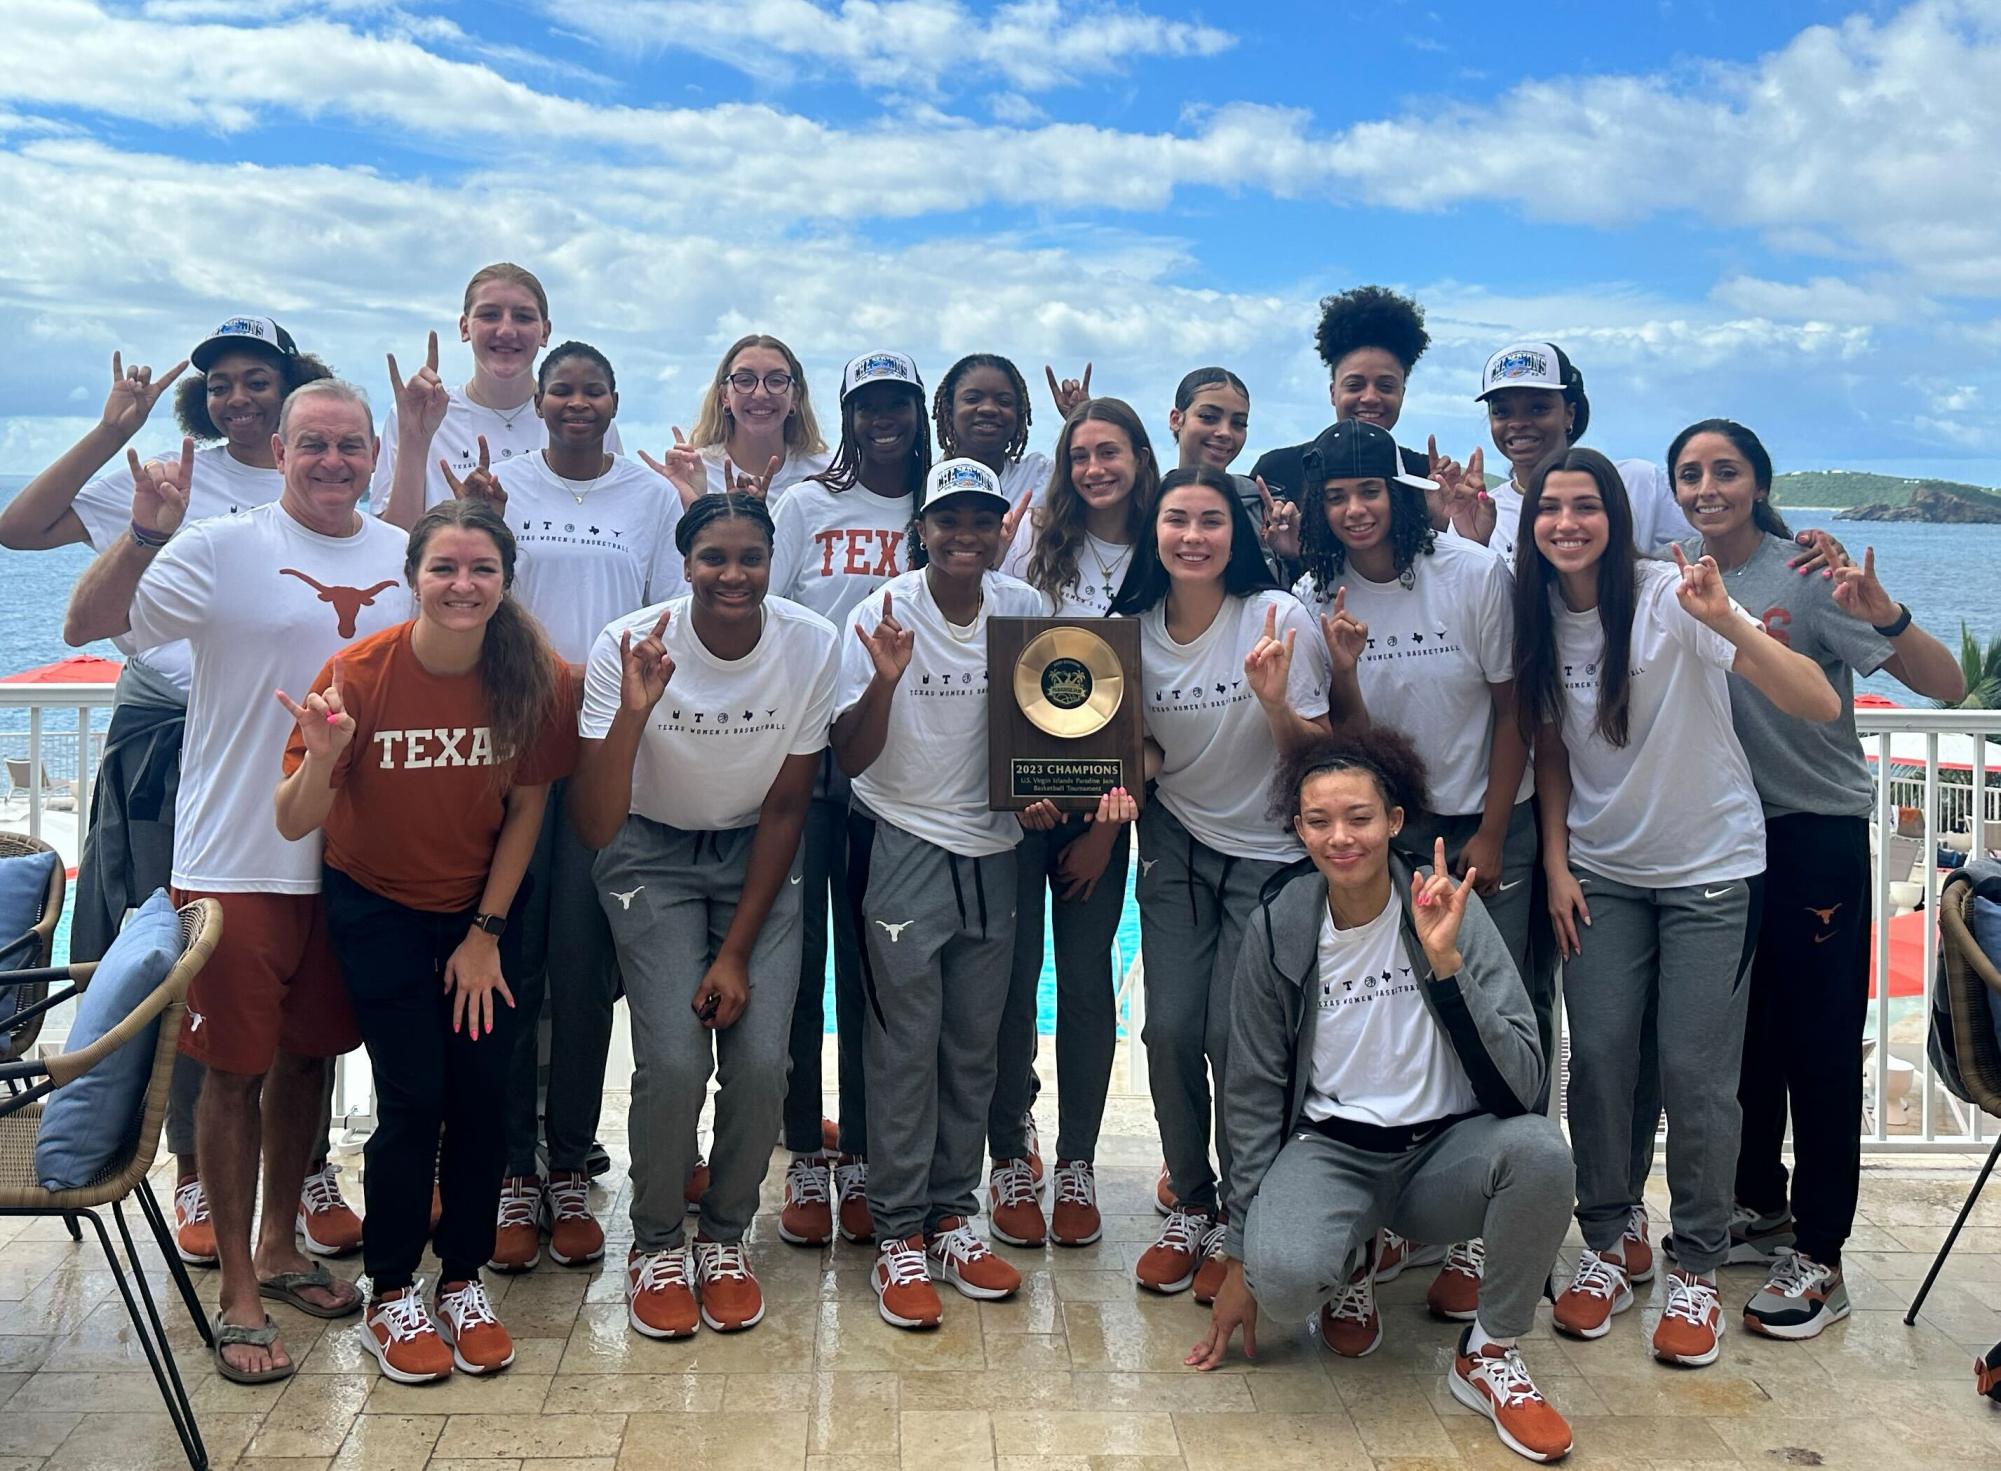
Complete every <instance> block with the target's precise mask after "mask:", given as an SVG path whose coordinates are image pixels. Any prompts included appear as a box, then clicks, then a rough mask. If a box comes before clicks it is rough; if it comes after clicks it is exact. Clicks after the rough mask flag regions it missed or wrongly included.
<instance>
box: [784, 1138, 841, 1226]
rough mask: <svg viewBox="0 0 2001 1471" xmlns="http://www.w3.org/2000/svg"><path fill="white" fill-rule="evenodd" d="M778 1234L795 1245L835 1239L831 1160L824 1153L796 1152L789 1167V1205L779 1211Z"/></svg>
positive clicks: (787, 1181)
mask: <svg viewBox="0 0 2001 1471" xmlns="http://www.w3.org/2000/svg"><path fill="white" fill-rule="evenodd" d="M778 1235H779V1239H780V1240H783V1241H789V1242H791V1243H792V1244H793V1245H794V1246H825V1245H826V1244H827V1243H828V1242H829V1241H832V1240H833V1239H834V1203H833V1197H832V1196H831V1195H830V1194H829V1193H828V1189H827V1161H826V1160H825V1159H823V1158H821V1157H820V1156H818V1155H808V1154H795V1155H793V1156H792V1163H791V1164H789V1165H787V1166H786V1167H785V1205H784V1207H783V1208H782V1209H781V1210H780V1211H779V1212H778Z"/></svg>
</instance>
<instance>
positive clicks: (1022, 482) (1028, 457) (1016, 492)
mask: <svg viewBox="0 0 2001 1471" xmlns="http://www.w3.org/2000/svg"><path fill="white" fill-rule="evenodd" d="M1055 468H1056V462H1055V461H1054V460H1052V459H1050V458H1049V456H1048V455H1045V454H1044V453H1043V452H1042V451H1041V450H1039V449H1032V450H1030V451H1028V452H1027V453H1026V454H1024V455H1023V456H1022V457H1021V458H1020V459H1018V460H1010V461H1009V462H1008V463H1007V464H1006V465H1004V466H1002V467H1001V472H1000V487H1001V494H1002V495H1004V496H1006V497H1007V503H1008V504H1009V505H1010V506H1012V505H1013V504H1014V503H1015V502H1016V501H1018V500H1020V499H1021V493H1022V492H1023V491H1024V490H1025V491H1027V492H1028V503H1029V504H1030V505H1031V506H1039V505H1041V504H1042V502H1043V500H1044V499H1045V498H1046V497H1047V496H1048V494H1049V472H1050V471H1051V470H1053V469H1055ZM1022 519H1023V520H1024V521H1026V520H1027V519H1028V518H1027V517H1025V516H1024V517H1023V518H1022Z"/></svg>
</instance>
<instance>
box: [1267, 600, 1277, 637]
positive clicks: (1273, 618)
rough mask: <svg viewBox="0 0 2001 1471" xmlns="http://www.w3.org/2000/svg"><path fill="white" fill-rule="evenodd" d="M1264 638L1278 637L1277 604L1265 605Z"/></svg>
mask: <svg viewBox="0 0 2001 1471" xmlns="http://www.w3.org/2000/svg"><path fill="white" fill-rule="evenodd" d="M1265 637H1266V638H1276V637H1278V604H1276V603H1267V604H1265Z"/></svg>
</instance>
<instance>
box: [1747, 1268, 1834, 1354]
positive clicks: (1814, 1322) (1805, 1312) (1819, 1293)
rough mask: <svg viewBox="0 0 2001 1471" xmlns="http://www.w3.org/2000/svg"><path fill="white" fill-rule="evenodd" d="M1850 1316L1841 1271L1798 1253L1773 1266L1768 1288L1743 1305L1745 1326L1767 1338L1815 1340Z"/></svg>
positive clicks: (1765, 1287) (1765, 1286) (1768, 1278)
mask: <svg viewBox="0 0 2001 1471" xmlns="http://www.w3.org/2000/svg"><path fill="white" fill-rule="evenodd" d="M1847 1316H1848V1288H1847V1286H1846V1285H1845V1284H1844V1283H1843V1282H1842V1280H1841V1268H1839V1267H1824V1266H1822V1265H1821V1264H1820V1263H1819V1262H1817V1261H1815V1260H1813V1258H1811V1257H1805V1256H1801V1255H1800V1254H1799V1253H1798V1252H1796V1251H1788V1252H1786V1253H1785V1254H1783V1255H1782V1256H1780V1257H1779V1259H1778V1260H1777V1261H1775V1262H1773V1263H1772V1272H1771V1275H1770V1276H1769V1277H1767V1278H1766V1279H1765V1285H1764V1286H1763V1287H1761V1288H1760V1289H1758V1292H1757V1294H1756V1295H1755V1296H1754V1297H1752V1299H1751V1300H1750V1301H1749V1302H1747V1303H1745V1304H1744V1326H1745V1327H1746V1328H1748V1329H1750V1330H1751V1331H1752V1332H1753V1333H1762V1334H1764V1335H1765V1337H1767V1338H1813V1337H1815V1336H1817V1335H1818V1334H1819V1333H1820V1330H1821V1329H1823V1328H1825V1327H1826V1326H1827V1325H1828V1324H1829V1323H1839V1322H1840V1321H1841V1320H1842V1319H1843V1318H1845V1317H1847Z"/></svg>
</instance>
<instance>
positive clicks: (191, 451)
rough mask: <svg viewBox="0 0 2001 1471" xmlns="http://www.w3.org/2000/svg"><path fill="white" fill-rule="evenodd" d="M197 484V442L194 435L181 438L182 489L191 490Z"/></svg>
mask: <svg viewBox="0 0 2001 1471" xmlns="http://www.w3.org/2000/svg"><path fill="white" fill-rule="evenodd" d="M194 483H195V442H194V437H193V436H192V435H186V434H184V435H182V436H181V489H182V490H191V489H193V488H194Z"/></svg>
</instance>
